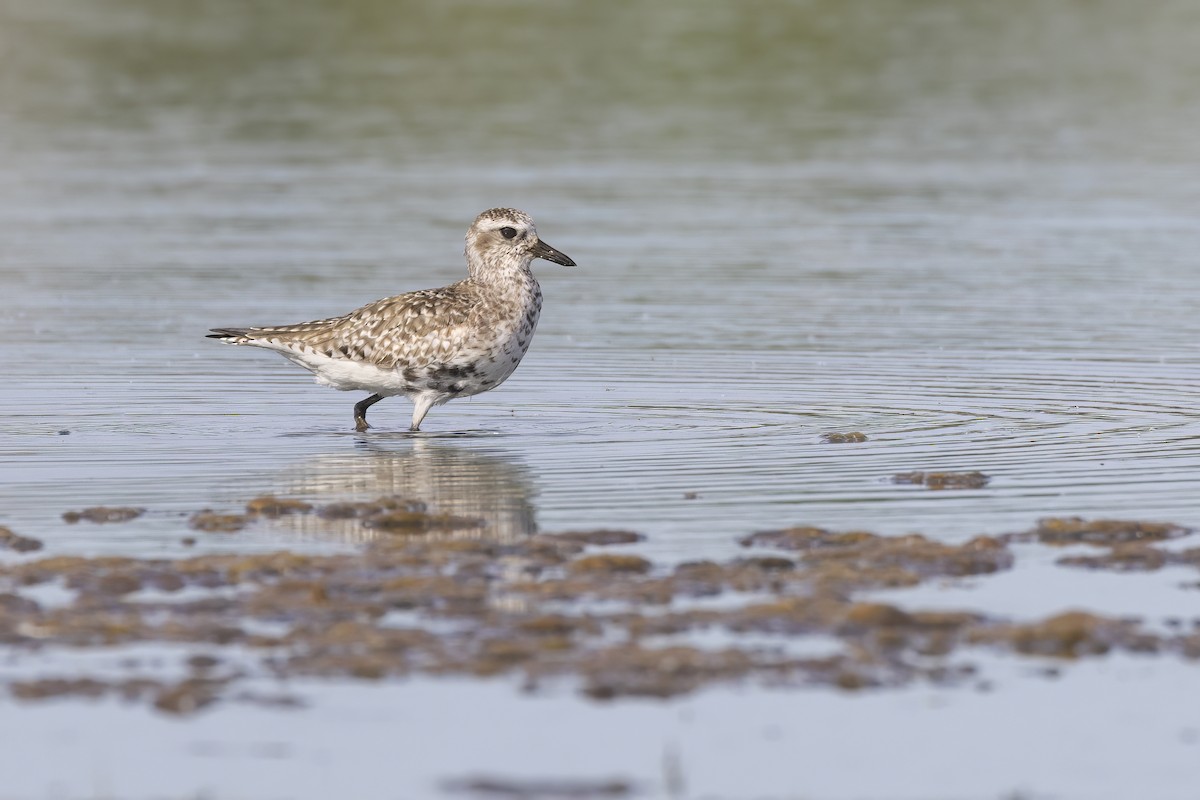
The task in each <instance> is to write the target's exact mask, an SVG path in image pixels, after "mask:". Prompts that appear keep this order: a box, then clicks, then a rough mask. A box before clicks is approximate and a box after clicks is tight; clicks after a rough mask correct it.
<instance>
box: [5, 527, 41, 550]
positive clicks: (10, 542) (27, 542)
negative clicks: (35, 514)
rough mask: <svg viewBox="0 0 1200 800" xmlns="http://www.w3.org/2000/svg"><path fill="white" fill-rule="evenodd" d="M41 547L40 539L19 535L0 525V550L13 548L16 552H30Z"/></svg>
mask: <svg viewBox="0 0 1200 800" xmlns="http://www.w3.org/2000/svg"><path fill="white" fill-rule="evenodd" d="M41 549H42V542H41V540H39V539H34V538H32V537H29V536H21V535H20V534H18V533H14V532H13V531H12V530H10V529H8V528H6V527H4V526H3V525H0V550H15V551H16V552H18V553H30V552H33V551H34V550H41Z"/></svg>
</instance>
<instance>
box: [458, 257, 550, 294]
mask: <svg viewBox="0 0 1200 800" xmlns="http://www.w3.org/2000/svg"><path fill="white" fill-rule="evenodd" d="M532 262H533V259H527V260H524V261H512V260H510V259H490V258H486V257H478V256H476V257H474V258H472V257H471V255H470V254H468V255H467V274H468V275H470V276H471V280H472V281H474V282H476V283H479V284H489V285H500V286H505V287H513V288H515V287H519V286H527V287H530V288H534V289H536V288H537V281H536V280H534V278H533V271H532V270H531V269H530V268H529V265H530V264H531V263H532Z"/></svg>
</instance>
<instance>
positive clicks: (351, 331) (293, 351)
mask: <svg viewBox="0 0 1200 800" xmlns="http://www.w3.org/2000/svg"><path fill="white" fill-rule="evenodd" d="M465 254H466V258H467V273H468V275H467V278H466V279H465V280H461V281H459V282H458V283H454V284H451V285H449V286H445V287H442V288H441V289H425V290H423V291H417V292H409V293H407V294H401V295H396V296H395V297H385V298H384V299H382V300H376V301H375V302H374V303H368V304H367V305H365V306H363V307H361V308H358V309H356V310H354V311H351V312H350V313H349V314H345V315H343V316H340V317H333V318H331V319H322V320H316V321H315V322H301V323H299V324H296V325H281V326H275V327H261V328H213V332H212V333H211V334H209V338H211V339H220V340H222V341H224V342H229V343H231V344H244V345H250V346H252V347H262V348H265V349H267V350H274V351H275V352H277V353H279V354H280V355H282V356H284V357H285V358H287V359H289V360H290V361H292V362H294V363H296V364H299V365H300V366H302V367H304V368H305V369H307V370H309V371H310V372H312V373H313V375H314V376H315V377H316V381H317V383H320V384H323V385H325V386H331V387H333V388H335V389H341V390H343V391H356V390H357V391H367V392H372V393H373V394H372V396H371V397H368V398H367V399H366V400H363V401H362V402H360V403H358V404H357V405H356V406H355V407H354V412H355V427H356V428H357V429H358V430H360V431H362V430H366V429H367V428H368V427H369V426H368V425H367V421H366V410H367V408H368V407H370V406H371V405H372V404H373V403H376V402H378V401H379V400H382V399H383V398H384V397H390V396H393V395H401V394H402V395H405V396H406V397H408V398H409V399H411V400H412V401H413V405H414V408H413V419H412V427H411V430H414V431H415V430H418V429H419V427H420V425H421V420H423V419H424V417H425V414H426V413H428V411H429V409H430V408H432V407H433V406H435V405H441V404H442V403H445V402H447V401H449V400H453V399H454V398H456V397H469V396H471V395H475V394H479V393H480V392H486V391H487V390H489V389H494V388H495V387H497V386H499V385H500V384H501V383H503V382H504V381H505V380H506V379H507V378H508V376H509V375H511V374H512V373H513V371H514V370H515V369H516V368H517V365H518V364H519V363H520V362H521V358H522V357H524V355H525V352H526V351H527V350H528V349H529V343H530V341H531V340H532V339H533V332H534V330H535V328H536V327H537V323H538V317H539V315H540V314H541V310H542V291H541V288H540V287H539V286H538V283H537V281H536V280H534V277H533V272H532V271H531V270H530V264H531V262H532V261H533V260H534V259H535V258H544V259H546V260H549V261H554V262H555V263H558V264H562V265H564V266H569V267H573V266H575V262H574V261H572V260H571V259H570V258H568V257H567V256H565V255H563V254H562V253H560V252H559V251H558V250H555V249H554V248H553V247H550V246H549V245H547V244H545V243H544V242H542V241H541V240H540V239H539V238H538V235H537V229H536V228H535V227H534V225H533V220H532V219H531V218H530V217H529V215H528V214H526V213H524V212H523V211H518V210H516V209H513V208H493V209H490V210H488V211H485V212H483V213H482V214H480V215H479V216H478V217H476V219H475V222H474V223H473V224H472V225H471V227H470V229H469V230H468V231H467V246H466V251H465Z"/></svg>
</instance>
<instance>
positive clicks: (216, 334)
mask: <svg viewBox="0 0 1200 800" xmlns="http://www.w3.org/2000/svg"><path fill="white" fill-rule="evenodd" d="M211 330H212V333H210V334H208V335H207V336H206V337H205V338H207V339H220V340H221V341H223V342H229V343H231V344H242V343H244V342H248V341H250V340H251V339H252V338H253V337H252V336H251V335H250V329H249V328H212V329H211Z"/></svg>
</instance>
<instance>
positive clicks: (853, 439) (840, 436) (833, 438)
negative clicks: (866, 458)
mask: <svg viewBox="0 0 1200 800" xmlns="http://www.w3.org/2000/svg"><path fill="white" fill-rule="evenodd" d="M866 440H867V435H866V434H865V433H861V432H859V431H853V432H851V433H822V434H821V441H822V442H823V443H825V444H851V443H855V444H856V443H858V442H865V441H866Z"/></svg>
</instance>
